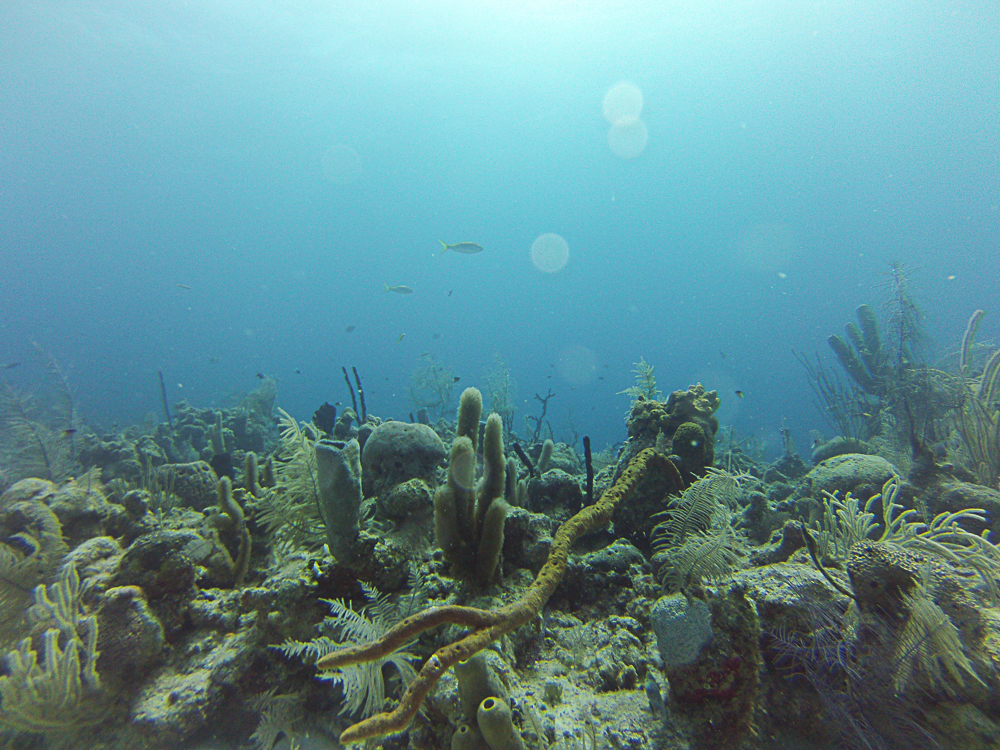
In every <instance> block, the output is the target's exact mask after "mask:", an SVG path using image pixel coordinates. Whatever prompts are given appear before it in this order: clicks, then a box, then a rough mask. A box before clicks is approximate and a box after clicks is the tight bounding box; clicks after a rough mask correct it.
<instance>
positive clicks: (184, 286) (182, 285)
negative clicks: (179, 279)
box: [177, 284, 191, 289]
mask: <svg viewBox="0 0 1000 750" xmlns="http://www.w3.org/2000/svg"><path fill="white" fill-rule="evenodd" d="M177 288H178V289H190V288H191V287H189V286H188V285H187V284H178V285H177Z"/></svg>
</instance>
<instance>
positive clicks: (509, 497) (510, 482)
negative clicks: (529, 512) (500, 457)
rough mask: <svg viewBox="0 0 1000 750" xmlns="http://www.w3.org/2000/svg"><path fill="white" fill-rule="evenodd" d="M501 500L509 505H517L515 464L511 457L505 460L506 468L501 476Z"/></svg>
mask: <svg viewBox="0 0 1000 750" xmlns="http://www.w3.org/2000/svg"><path fill="white" fill-rule="evenodd" d="M503 479H504V482H503V499H504V500H506V501H507V503H508V504H509V505H516V504H517V462H516V461H515V460H514V458H513V457H511V458H508V459H507V467H506V468H505V469H504V474H503Z"/></svg>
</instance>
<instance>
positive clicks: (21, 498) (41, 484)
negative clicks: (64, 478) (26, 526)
mask: <svg viewBox="0 0 1000 750" xmlns="http://www.w3.org/2000/svg"><path fill="white" fill-rule="evenodd" d="M58 490H59V488H58V487H56V486H55V484H53V483H52V482H50V481H48V480H47V479H22V480H21V481H20V482H15V483H14V484H13V485H11V487H10V488H9V489H8V490H7V491H6V492H4V493H3V495H2V496H0V508H6V507H7V506H9V505H13V504H14V503H21V502H27V501H32V500H37V501H38V502H42V503H48V501H49V500H50V499H51V498H52V497H53V496H54V495H55V494H56V492H58Z"/></svg>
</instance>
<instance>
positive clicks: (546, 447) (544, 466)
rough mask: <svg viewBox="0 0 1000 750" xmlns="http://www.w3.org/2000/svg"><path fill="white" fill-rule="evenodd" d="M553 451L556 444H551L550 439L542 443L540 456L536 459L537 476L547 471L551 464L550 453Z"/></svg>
mask: <svg viewBox="0 0 1000 750" xmlns="http://www.w3.org/2000/svg"><path fill="white" fill-rule="evenodd" d="M555 449H556V444H555V443H553V442H552V439H551V438H549V439H548V440H546V441H545V442H544V443H542V454H541V455H540V456H539V457H538V473H539V475H541V474H544V473H545V472H546V471H548V470H549V464H550V463H552V451H554V450H555Z"/></svg>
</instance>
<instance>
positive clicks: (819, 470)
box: [793, 453, 898, 501]
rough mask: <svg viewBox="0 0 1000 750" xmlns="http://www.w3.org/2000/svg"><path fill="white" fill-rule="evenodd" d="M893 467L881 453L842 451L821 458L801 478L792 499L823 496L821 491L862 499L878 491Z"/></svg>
mask: <svg viewBox="0 0 1000 750" xmlns="http://www.w3.org/2000/svg"><path fill="white" fill-rule="evenodd" d="M896 474H898V472H897V471H896V467H894V466H893V465H892V464H890V463H889V462H888V461H886V460H885V459H884V458H882V457H881V456H870V455H865V454H861V453H846V454H844V455H840V456H834V457H833V458H828V459H826V460H825V461H821V462H820V463H819V464H818V465H817V466H816V467H814V468H813V469H812V471H810V472H809V473H808V474H806V476H805V477H804V478H803V480H802V482H801V483H800V484H799V486H798V487H797V488H796V490H795V493H794V495H793V498H794V499H801V498H804V497H812V498H814V499H816V500H820V499H822V498H823V493H825V492H829V493H831V494H833V493H839V495H840V498H841V499H843V498H844V496H845V495H847V493H848V492H850V493H851V494H853V495H854V496H855V497H857V498H859V499H860V500H862V501H865V500H868V498H870V497H872V496H873V495H877V494H878V493H879V492H881V491H882V485H883V484H885V483H886V482H887V481H888V480H889V479H890V478H891V477H892V476H893V475H896Z"/></svg>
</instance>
